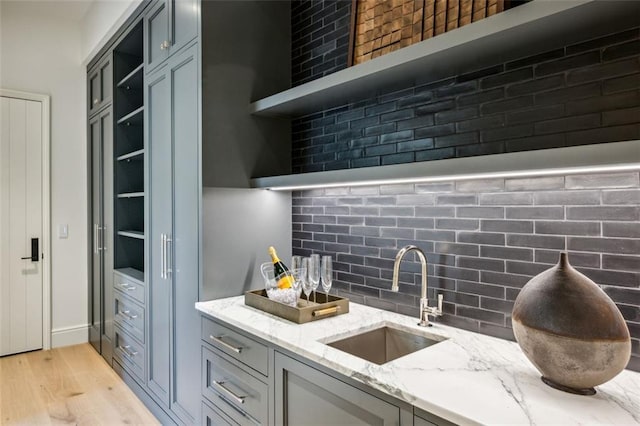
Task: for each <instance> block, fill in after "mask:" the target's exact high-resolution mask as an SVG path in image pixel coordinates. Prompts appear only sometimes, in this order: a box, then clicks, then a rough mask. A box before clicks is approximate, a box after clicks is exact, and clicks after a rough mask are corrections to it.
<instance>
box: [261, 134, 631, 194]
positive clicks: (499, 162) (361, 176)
mask: <svg viewBox="0 0 640 426" xmlns="http://www.w3.org/2000/svg"><path fill="white" fill-rule="evenodd" d="M639 169H640V140H633V141H625V142H609V143H603V144H595V145H582V146H574V147H566V148H553V149H540V150H536V151H524V152H513V153H507V154H493V155H483V156H481V157H465V158H450V159H445V160H433V161H422V162H416V163H408V164H394V165H389V166H378V167H363V168H358V169H346V170H332V171H326V172H314V173H300V174H294V175H282V176H271V177H261V178H254V179H251V187H253V188H267V189H273V190H281V191H289V190H303V189H312V188H329V187H340V186H358V185H380V184H387V183H398V184H399V183H412V182H429V181H431V182H433V181H446V180H460V179H471V178H494V177H513V176H542V175H553V174H571V173H586V172H595V171H599V170H639Z"/></svg>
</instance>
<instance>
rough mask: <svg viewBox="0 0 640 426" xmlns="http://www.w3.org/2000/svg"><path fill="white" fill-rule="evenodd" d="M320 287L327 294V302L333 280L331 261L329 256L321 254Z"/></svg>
mask: <svg viewBox="0 0 640 426" xmlns="http://www.w3.org/2000/svg"><path fill="white" fill-rule="evenodd" d="M321 269H322V289H323V290H324V292H325V293H326V295H327V303H328V302H329V290H331V283H332V281H333V262H332V260H331V256H322V268H321Z"/></svg>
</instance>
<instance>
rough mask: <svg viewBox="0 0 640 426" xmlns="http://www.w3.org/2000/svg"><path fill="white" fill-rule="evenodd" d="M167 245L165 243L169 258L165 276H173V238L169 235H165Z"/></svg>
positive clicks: (166, 253) (166, 262)
mask: <svg viewBox="0 0 640 426" xmlns="http://www.w3.org/2000/svg"><path fill="white" fill-rule="evenodd" d="M165 240H166V243H165V244H166V245H165V249H164V252H165V255H166V256H167V259H166V260H165V263H164V264H165V278H171V276H172V275H173V239H171V237H170V236H169V235H166V236H165Z"/></svg>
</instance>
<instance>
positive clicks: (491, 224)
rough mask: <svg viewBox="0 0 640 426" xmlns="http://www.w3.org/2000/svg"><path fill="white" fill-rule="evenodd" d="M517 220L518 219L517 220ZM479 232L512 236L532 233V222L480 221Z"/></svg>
mask: <svg viewBox="0 0 640 426" xmlns="http://www.w3.org/2000/svg"><path fill="white" fill-rule="evenodd" d="M518 219H519V218H518ZM480 223H481V225H480V230H481V231H487V232H509V233H513V234H531V233H533V221H527V220H482V221H480Z"/></svg>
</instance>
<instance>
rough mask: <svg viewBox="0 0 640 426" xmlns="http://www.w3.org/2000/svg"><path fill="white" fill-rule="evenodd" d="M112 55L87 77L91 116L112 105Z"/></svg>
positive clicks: (88, 107) (106, 57) (105, 58)
mask: <svg viewBox="0 0 640 426" xmlns="http://www.w3.org/2000/svg"><path fill="white" fill-rule="evenodd" d="M111 63H112V62H111V55H110V54H107V55H106V56H105V57H104V58H103V59H102V60H101V61H100V62H99V63H98V64H97V65H95V66H94V67H93V68H92V69H91V70H90V71H89V74H88V76H87V93H88V97H87V101H88V105H87V109H88V111H89V115H93V114H95V113H96V112H98V111H100V110H101V109H102V108H103V107H104V106H106V105H108V104H110V103H111V93H112V90H113V89H112V86H113V76H112V72H113V70H112V66H111Z"/></svg>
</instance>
